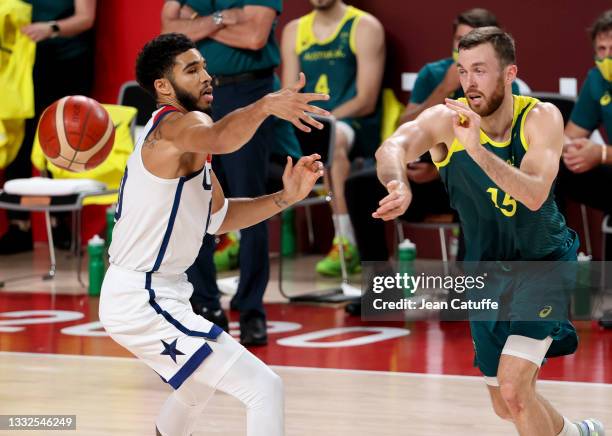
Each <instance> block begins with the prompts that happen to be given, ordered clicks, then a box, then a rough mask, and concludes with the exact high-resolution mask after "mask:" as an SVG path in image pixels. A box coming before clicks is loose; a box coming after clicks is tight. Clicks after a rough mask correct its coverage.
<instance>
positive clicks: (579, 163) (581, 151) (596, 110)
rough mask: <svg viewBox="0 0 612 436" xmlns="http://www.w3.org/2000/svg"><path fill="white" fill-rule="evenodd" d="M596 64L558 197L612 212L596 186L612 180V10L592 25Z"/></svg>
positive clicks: (581, 99)
mask: <svg viewBox="0 0 612 436" xmlns="http://www.w3.org/2000/svg"><path fill="white" fill-rule="evenodd" d="M590 36H591V41H592V43H593V49H594V51H595V66H594V67H593V68H591V70H590V71H589V73H588V75H587V78H586V81H585V82H584V84H583V85H582V89H581V90H580V94H579V95H578V100H577V101H576V105H575V106H574V109H573V111H572V114H571V116H570V121H569V122H568V123H567V126H566V127H565V141H566V144H565V146H564V149H563V160H562V162H563V164H562V165H561V168H560V172H559V183H558V190H557V196H558V197H560V198H561V199H562V200H563V199H564V198H571V199H573V200H575V201H578V202H580V203H583V204H586V205H587V206H590V207H593V208H595V209H599V210H602V211H604V212H605V213H607V214H611V213H612V198H611V197H610V196H605V195H603V196H602V195H600V194H599V193H598V192H599V190H596V189H593V187H594V186H610V184H611V183H612V166H611V165H610V164H612V149H611V148H610V145H609V141H611V140H612V9H608V10H607V11H605V12H604V13H603V14H601V15H600V16H599V17H598V18H597V20H595V22H594V23H593V25H592V26H591V28H590ZM600 126H603V127H604V129H605V131H606V134H607V136H608V144H596V143H594V142H593V141H591V140H590V139H589V137H590V136H591V133H592V132H593V131H594V130H595V129H597V128H598V127H600ZM607 242H608V243H607V244H606V246H607V250H606V251H607V253H606V259H610V258H612V239H609V240H608V241H607Z"/></svg>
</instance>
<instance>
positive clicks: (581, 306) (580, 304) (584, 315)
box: [572, 252, 592, 319]
mask: <svg viewBox="0 0 612 436" xmlns="http://www.w3.org/2000/svg"><path fill="white" fill-rule="evenodd" d="M591 260H592V256H587V255H586V254H584V253H582V252H580V253H578V265H577V266H578V272H577V274H576V287H575V290H574V295H573V299H572V300H573V301H572V308H573V313H572V315H573V317H574V318H576V319H590V317H591Z"/></svg>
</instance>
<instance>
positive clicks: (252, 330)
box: [240, 314, 268, 347]
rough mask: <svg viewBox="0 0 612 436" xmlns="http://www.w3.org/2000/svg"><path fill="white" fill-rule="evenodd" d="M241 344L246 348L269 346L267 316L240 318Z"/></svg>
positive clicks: (254, 315) (253, 315) (249, 315)
mask: <svg viewBox="0 0 612 436" xmlns="http://www.w3.org/2000/svg"><path fill="white" fill-rule="evenodd" d="M240 343H241V344H242V345H244V346H245V347H248V346H257V345H267V344H268V332H267V331H266V317H265V316H262V315H259V314H247V315H244V316H241V317H240Z"/></svg>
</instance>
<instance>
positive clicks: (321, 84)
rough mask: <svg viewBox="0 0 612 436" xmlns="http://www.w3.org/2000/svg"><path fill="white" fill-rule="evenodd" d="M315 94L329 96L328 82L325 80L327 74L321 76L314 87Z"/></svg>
mask: <svg viewBox="0 0 612 436" xmlns="http://www.w3.org/2000/svg"><path fill="white" fill-rule="evenodd" d="M315 92H317V93H319V94H329V82H328V80H327V74H321V75H320V76H319V80H317V84H316V85H315Z"/></svg>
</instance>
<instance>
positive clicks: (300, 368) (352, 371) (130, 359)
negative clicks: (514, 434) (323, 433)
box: [0, 351, 612, 389]
mask: <svg viewBox="0 0 612 436" xmlns="http://www.w3.org/2000/svg"><path fill="white" fill-rule="evenodd" d="M2 355H9V356H27V357H32V356H43V357H51V358H57V359H77V360H78V359H93V360H111V361H118V362H138V363H139V364H141V365H143V366H146V364H144V363H143V362H141V361H140V360H138V359H137V358H136V357H116V356H85V355H81V354H51V353H26V352H20V351H0V357H2ZM33 362H35V360H33ZM268 366H270V367H271V368H278V369H281V370H283V371H311V372H315V371H319V372H337V373H347V374H356V375H387V376H393V377H409V378H435V379H439V378H445V379H452V380H467V381H476V380H477V381H478V382H481V383H483V384H484V380H483V378H482V376H477V375H456V374H427V373H421V372H394V371H372V370H367V369H342V368H314V367H308V366H283V365H268ZM538 383H544V384H551V385H568V386H588V387H601V388H608V389H612V384H610V383H598V382H577V381H563V380H538Z"/></svg>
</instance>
